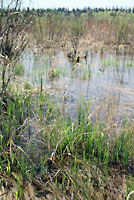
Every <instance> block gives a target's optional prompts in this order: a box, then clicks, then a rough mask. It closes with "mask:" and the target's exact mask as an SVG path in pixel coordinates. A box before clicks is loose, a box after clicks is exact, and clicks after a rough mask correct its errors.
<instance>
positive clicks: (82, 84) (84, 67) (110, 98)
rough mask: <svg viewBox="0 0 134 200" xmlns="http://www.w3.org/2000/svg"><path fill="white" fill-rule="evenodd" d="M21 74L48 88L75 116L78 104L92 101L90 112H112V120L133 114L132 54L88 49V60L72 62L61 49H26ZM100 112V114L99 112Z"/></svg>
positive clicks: (105, 115)
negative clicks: (36, 51) (53, 52)
mask: <svg viewBox="0 0 134 200" xmlns="http://www.w3.org/2000/svg"><path fill="white" fill-rule="evenodd" d="M22 62H23V64H24V66H25V75H24V78H25V80H27V81H28V82H30V83H31V84H33V85H35V87H38V86H40V82H41V78H42V79H43V87H44V88H47V89H49V91H50V92H51V94H53V95H54V97H55V100H56V101H59V100H60V101H61V103H62V104H61V107H63V112H64V113H65V114H66V113H69V115H71V117H73V118H74V117H76V114H77V110H78V104H79V102H80V100H82V102H88V101H89V102H90V103H91V106H90V107H91V113H94V111H95V112H99V113H101V114H100V115H101V117H102V118H103V119H104V117H105V118H106V117H107V113H110V112H111V113H112V115H113V113H114V116H113V118H115V120H121V119H122V118H123V117H124V116H125V117H132V118H133V117H134V112H133V111H134V56H132V55H116V54H111V53H107V54H104V55H100V54H99V53H92V52H89V53H88V58H87V60H84V59H83V60H82V59H81V60H80V63H77V64H74V63H72V62H70V60H68V59H67V57H66V54H65V53H64V52H63V51H58V52H57V53H56V55H50V54H48V55H46V54H43V53H42V54H40V55H34V54H33V52H32V51H30V50H27V51H26V52H25V54H24V56H23V58H22ZM102 113H103V114H102Z"/></svg>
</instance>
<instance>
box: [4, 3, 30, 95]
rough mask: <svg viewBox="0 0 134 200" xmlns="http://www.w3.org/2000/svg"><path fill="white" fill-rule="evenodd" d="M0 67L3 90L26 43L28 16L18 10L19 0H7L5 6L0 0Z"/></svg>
mask: <svg viewBox="0 0 134 200" xmlns="http://www.w3.org/2000/svg"><path fill="white" fill-rule="evenodd" d="M0 4H1V9H0V68H1V80H2V83H1V91H2V93H3V92H5V90H6V88H7V86H8V84H9V82H10V80H11V77H12V75H13V73H14V68H15V64H16V62H17V61H18V59H19V57H20V55H21V54H22V52H23V51H24V49H25V47H26V45H27V42H28V40H27V38H26V34H25V28H26V27H27V25H28V24H29V22H30V16H26V15H25V16H24V15H23V13H22V12H21V11H20V7H21V0H9V1H8V5H7V6H6V8H3V5H4V2H3V0H1V1H0Z"/></svg>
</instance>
